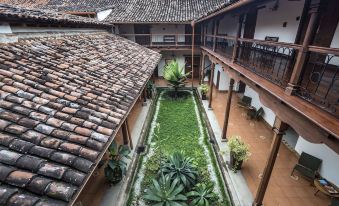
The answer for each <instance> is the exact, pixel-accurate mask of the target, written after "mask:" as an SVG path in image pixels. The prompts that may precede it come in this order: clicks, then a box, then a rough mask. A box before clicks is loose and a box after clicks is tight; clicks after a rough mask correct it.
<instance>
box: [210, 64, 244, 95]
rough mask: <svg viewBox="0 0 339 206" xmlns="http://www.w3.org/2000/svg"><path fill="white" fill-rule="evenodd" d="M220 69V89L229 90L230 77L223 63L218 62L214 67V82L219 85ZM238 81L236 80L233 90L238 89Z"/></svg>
mask: <svg viewBox="0 0 339 206" xmlns="http://www.w3.org/2000/svg"><path fill="white" fill-rule="evenodd" d="M218 71H220V80H219V88H218V90H219V91H228V87H229V85H230V80H231V79H230V77H229V76H228V75H227V73H226V72H225V71H224V70H223V67H221V65H219V64H216V65H215V68H214V77H213V83H214V85H217V81H218ZM237 88H238V83H237V82H235V83H234V86H233V90H237Z"/></svg>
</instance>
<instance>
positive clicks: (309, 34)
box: [285, 0, 320, 95]
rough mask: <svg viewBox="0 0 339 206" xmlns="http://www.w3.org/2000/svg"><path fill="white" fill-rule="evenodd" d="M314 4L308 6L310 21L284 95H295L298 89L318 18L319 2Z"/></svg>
mask: <svg viewBox="0 0 339 206" xmlns="http://www.w3.org/2000/svg"><path fill="white" fill-rule="evenodd" d="M316 1H317V2H316V3H314V2H313V3H311V6H310V11H309V13H310V15H311V17H310V21H309V23H308V26H307V30H306V34H305V37H304V41H303V44H302V47H301V49H300V50H299V51H298V55H297V59H296V63H295V64H294V67H293V71H292V75H291V78H290V81H289V83H288V86H287V87H286V90H285V92H286V94H289V95H292V94H294V93H295V91H296V90H297V89H298V83H299V79H300V76H301V74H302V70H303V68H304V65H305V62H306V59H307V56H308V46H309V45H310V43H311V42H312V40H313V38H314V35H315V29H316V28H317V27H316V24H317V21H318V17H319V8H320V2H318V0H316Z"/></svg>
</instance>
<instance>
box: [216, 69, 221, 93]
mask: <svg viewBox="0 0 339 206" xmlns="http://www.w3.org/2000/svg"><path fill="white" fill-rule="evenodd" d="M219 83H220V71H219V70H218V73H217V85H216V88H217V89H219Z"/></svg>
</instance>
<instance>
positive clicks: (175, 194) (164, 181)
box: [144, 175, 187, 206]
mask: <svg viewBox="0 0 339 206" xmlns="http://www.w3.org/2000/svg"><path fill="white" fill-rule="evenodd" d="M152 181H153V185H152V186H151V187H150V189H147V190H146V194H145V195H144V199H145V200H149V201H150V202H151V203H153V204H152V205H153V206H186V205H187V204H186V203H185V202H186V201H187V197H186V196H185V195H183V194H181V192H182V191H183V190H184V186H183V185H181V184H179V181H178V179H175V180H173V181H172V180H171V178H170V177H169V176H168V175H166V176H164V175H161V177H160V179H159V181H157V180H155V179H153V180H152Z"/></svg>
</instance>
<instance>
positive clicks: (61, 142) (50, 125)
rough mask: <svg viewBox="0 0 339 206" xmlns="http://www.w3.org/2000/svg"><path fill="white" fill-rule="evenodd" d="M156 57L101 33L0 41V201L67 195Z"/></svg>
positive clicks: (42, 200) (64, 200)
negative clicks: (0, 42) (3, 42)
mask: <svg viewBox="0 0 339 206" xmlns="http://www.w3.org/2000/svg"><path fill="white" fill-rule="evenodd" d="M159 59H160V54H158V53H156V52H154V51H152V50H149V49H147V48H144V47H142V46H140V45H138V44H136V43H133V42H130V41H128V40H126V39H124V38H121V37H118V36H115V35H112V34H108V33H96V34H82V35H73V36H62V37H58V38H51V37H50V38H39V39H25V40H21V41H19V42H17V43H11V44H0V205H25V206H31V205H32V206H33V205H34V206H44V205H66V204H69V203H72V201H73V200H74V198H75V197H76V196H77V194H78V193H79V191H80V190H81V188H82V187H83V186H84V184H85V182H86V180H87V179H88V178H89V176H90V174H91V173H92V172H93V170H94V169H95V166H96V164H97V163H98V162H99V160H100V159H101V157H102V155H103V154H104V152H105V150H106V148H107V147H108V145H109V144H110V142H111V141H112V140H113V138H114V136H115V134H116V132H117V129H118V127H119V125H120V124H121V123H122V121H123V120H124V118H126V116H127V114H128V112H129V110H130V109H131V107H132V105H133V104H134V102H135V101H136V98H137V97H138V95H139V94H140V92H141V89H142V87H143V86H144V85H145V83H146V81H147V79H148V78H149V77H150V75H151V73H152V72H153V69H154V67H155V66H156V64H157V63H158V61H159Z"/></svg>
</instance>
